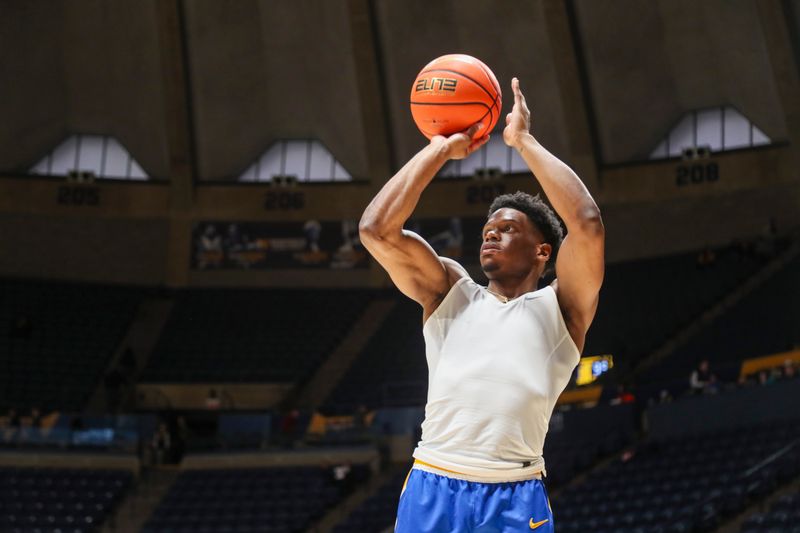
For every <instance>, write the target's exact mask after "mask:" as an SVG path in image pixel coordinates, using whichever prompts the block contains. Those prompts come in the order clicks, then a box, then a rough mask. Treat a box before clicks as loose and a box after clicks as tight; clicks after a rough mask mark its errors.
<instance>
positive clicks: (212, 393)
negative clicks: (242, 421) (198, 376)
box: [205, 389, 222, 411]
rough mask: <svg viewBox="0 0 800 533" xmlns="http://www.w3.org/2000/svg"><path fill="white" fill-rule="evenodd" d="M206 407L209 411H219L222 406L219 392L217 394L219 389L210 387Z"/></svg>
mask: <svg viewBox="0 0 800 533" xmlns="http://www.w3.org/2000/svg"><path fill="white" fill-rule="evenodd" d="M205 404H206V409H208V410H209V411H218V410H219V408H220V407H221V406H222V402H221V401H220V399H219V394H217V389H208V395H207V396H206V401H205Z"/></svg>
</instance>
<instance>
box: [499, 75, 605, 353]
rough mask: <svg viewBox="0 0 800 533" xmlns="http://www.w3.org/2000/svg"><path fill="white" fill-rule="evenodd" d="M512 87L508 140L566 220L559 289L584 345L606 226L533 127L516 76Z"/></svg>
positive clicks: (575, 178) (594, 307)
mask: <svg viewBox="0 0 800 533" xmlns="http://www.w3.org/2000/svg"><path fill="white" fill-rule="evenodd" d="M511 88H512V90H513V91H514V108H513V110H512V112H511V113H509V114H508V116H507V117H506V128H505V130H504V131H503V140H504V141H505V142H506V144H508V145H509V146H511V147H513V148H515V149H516V150H517V151H518V152H519V153H520V155H521V156H522V158H523V159H524V160H525V163H527V165H528V167H529V168H530V169H531V171H532V172H533V174H534V175H535V176H536V178H537V179H538V181H539V184H540V185H541V186H542V189H543V190H544V193H545V195H546V196H547V198H548V199H549V200H550V203H551V204H552V205H553V208H554V209H555V211H556V213H558V215H559V216H560V217H561V219H562V220H563V221H564V224H565V225H566V226H567V236H566V237H565V238H564V241H563V243H562V244H561V249H560V251H559V253H558V256H557V257H556V277H557V280H556V292H557V294H558V301H559V305H560V306H561V309H562V312H563V314H564V316H565V319H566V321H567V327H568V328H569V330H570V334H571V335H572V338H573V339H575V342H576V344H578V347H579V348H582V347H583V340H584V337H585V335H586V331H587V330H588V329H589V325H590V324H591V322H592V319H593V318H594V314H595V311H596V310H597V302H598V293H599V291H600V285H601V284H602V281H603V273H604V246H605V230H604V228H603V221H602V219H601V217H600V209H599V208H598V207H597V204H596V203H595V201H594V199H593V198H592V196H591V194H589V191H588V190H587V189H586V186H585V185H584V184H583V182H582V181H581V180H580V178H579V177H578V176H577V175H576V174H575V172H573V171H572V169H571V168H569V167H568V166H567V165H566V164H564V163H563V162H562V161H561V160H559V159H558V158H557V157H556V156H554V155H553V154H551V153H550V152H548V151H547V150H546V149H545V148H544V147H543V146H542V145H541V144H539V142H538V141H537V140H536V138H535V137H534V136H533V135H532V134H531V133H530V126H531V122H530V111H529V110H528V106H527V104H526V102H525V96H524V95H523V94H522V92H521V91H520V88H519V80H517V78H514V79H513V80H512V81H511Z"/></svg>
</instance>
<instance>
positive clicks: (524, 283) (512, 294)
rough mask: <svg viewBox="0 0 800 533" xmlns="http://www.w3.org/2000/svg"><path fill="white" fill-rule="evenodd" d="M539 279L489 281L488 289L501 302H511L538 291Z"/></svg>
mask: <svg viewBox="0 0 800 533" xmlns="http://www.w3.org/2000/svg"><path fill="white" fill-rule="evenodd" d="M537 281H538V278H534V279H530V278H524V279H522V280H519V279H505V280H500V279H492V280H489V284H488V285H487V287H486V288H487V289H488V290H489V292H491V293H492V294H494V295H495V296H496V297H498V298H499V299H500V300H505V301H511V300H513V299H514V298H517V297H519V296H522V295H523V294H527V293H529V292H533V291H535V290H536V289H537V286H538V283H537Z"/></svg>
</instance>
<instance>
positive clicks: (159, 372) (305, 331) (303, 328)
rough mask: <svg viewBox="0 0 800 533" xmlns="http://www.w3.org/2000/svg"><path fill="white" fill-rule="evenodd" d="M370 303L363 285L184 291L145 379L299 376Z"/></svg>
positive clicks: (240, 379) (276, 379) (284, 378)
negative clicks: (338, 288) (352, 286)
mask: <svg viewBox="0 0 800 533" xmlns="http://www.w3.org/2000/svg"><path fill="white" fill-rule="evenodd" d="M368 300H369V292H367V291H360V290H319V289H313V290H312V289H308V290H277V289H273V290H231V289H228V290H191V291H186V292H182V293H180V294H178V295H177V298H176V303H175V307H174V309H173V311H172V314H171V315H170V317H169V319H168V320H167V323H166V325H165V327H164V330H163V332H162V335H161V337H160V338H159V341H158V343H157V345H156V348H155V350H154V353H153V355H152V356H151V357H150V360H149V363H148V366H147V368H146V369H145V372H144V374H143V377H142V379H141V380H142V381H145V382H192V381H195V382H197V381H200V382H203V381H206V382H209V381H210V382H220V381H235V382H237V381H238V382H259V381H272V382H289V381H295V380H301V379H303V378H304V377H306V376H307V374H309V373H310V372H311V370H313V369H314V368H315V367H316V366H317V365H318V364H319V363H320V362H321V361H322V360H323V359H324V358H325V357H326V356H328V355H329V354H330V353H331V352H332V351H333V349H334V348H336V346H337V345H338V344H339V343H340V342H341V340H342V339H343V338H344V337H345V335H346V334H347V333H348V330H349V329H350V327H351V326H352V325H353V323H354V322H355V321H356V319H357V318H358V317H359V316H360V315H361V313H362V312H363V310H364V308H365V306H366V304H367V302H368Z"/></svg>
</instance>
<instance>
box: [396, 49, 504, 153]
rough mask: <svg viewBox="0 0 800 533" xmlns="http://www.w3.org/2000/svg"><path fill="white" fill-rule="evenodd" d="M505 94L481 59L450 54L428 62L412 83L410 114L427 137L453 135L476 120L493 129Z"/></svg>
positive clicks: (484, 131)
mask: <svg viewBox="0 0 800 533" xmlns="http://www.w3.org/2000/svg"><path fill="white" fill-rule="evenodd" d="M502 96H503V95H502V93H501V92H500V85H499V84H498V83H497V78H495V76H494V74H493V73H492V71H491V70H489V67H487V66H486V65H485V64H484V63H483V62H482V61H481V60H479V59H476V58H474V57H472V56H468V55H465V54H448V55H446V56H442V57H438V58H436V59H434V60H433V61H431V62H430V63H428V64H427V65H425V67H424V68H423V69H422V71H420V73H419V74H418V75H417V79H415V80H414V85H412V86H411V116H413V117H414V122H416V124H417V127H418V128H419V130H420V131H421V132H422V134H423V135H425V137H427V138H428V139H430V138H431V137H433V136H434V135H445V136H446V135H451V134H453V133H456V132H459V131H463V130H465V129H467V128H469V127H470V126H471V125H473V124H475V123H476V122H482V123H483V125H484V128H483V129H482V130H480V131H479V132H478V133H476V134H475V137H476V138H477V137H482V136H484V135H486V134H487V133H489V132H491V131H492V129H493V128H494V126H495V125H496V124H497V119H498V118H500V108H501V107H502V105H503V103H502Z"/></svg>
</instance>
